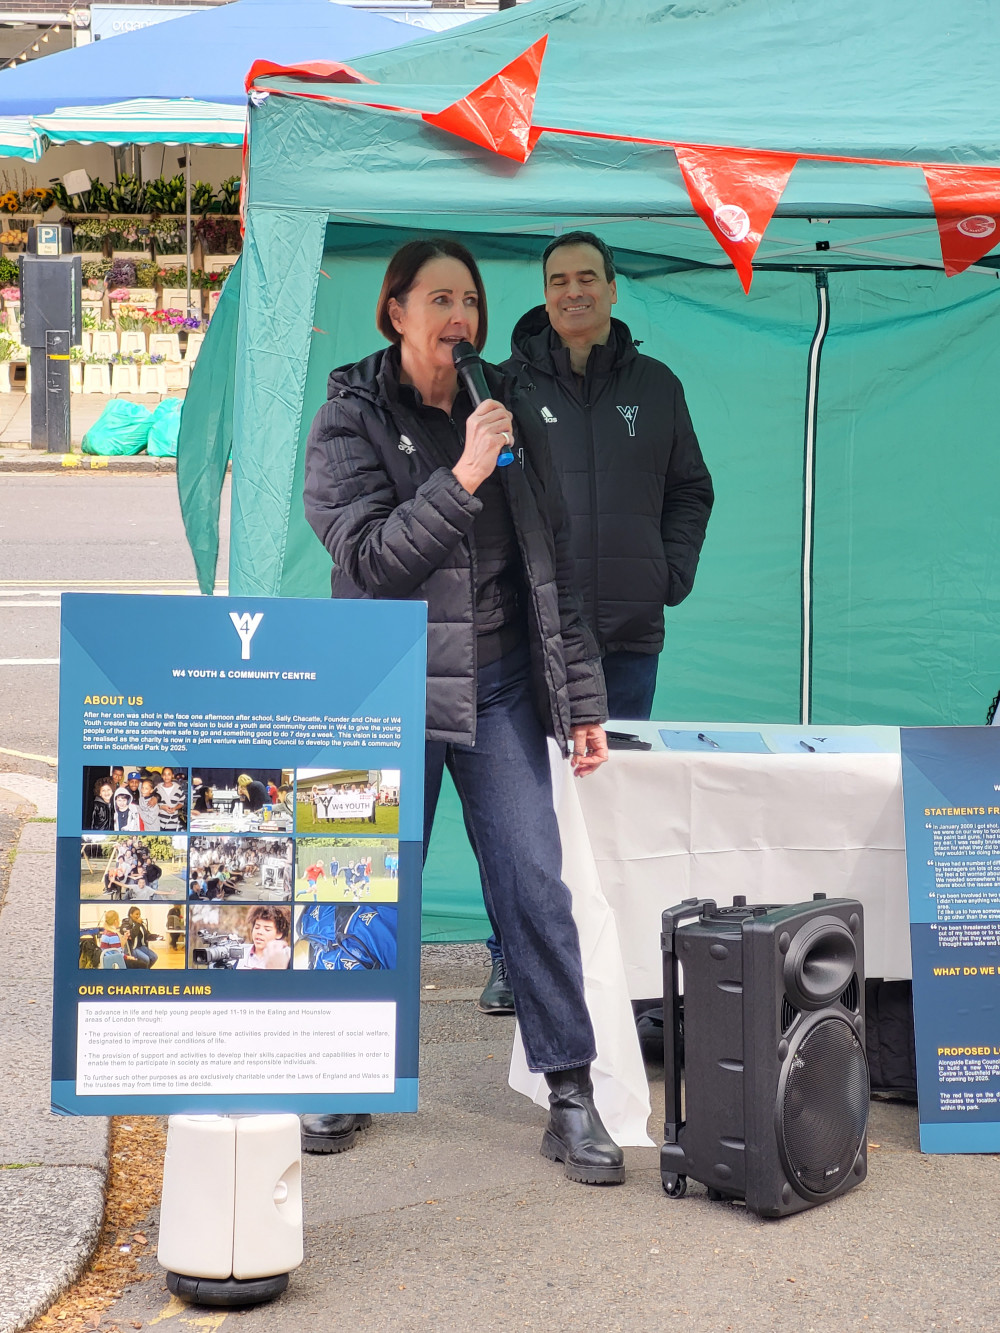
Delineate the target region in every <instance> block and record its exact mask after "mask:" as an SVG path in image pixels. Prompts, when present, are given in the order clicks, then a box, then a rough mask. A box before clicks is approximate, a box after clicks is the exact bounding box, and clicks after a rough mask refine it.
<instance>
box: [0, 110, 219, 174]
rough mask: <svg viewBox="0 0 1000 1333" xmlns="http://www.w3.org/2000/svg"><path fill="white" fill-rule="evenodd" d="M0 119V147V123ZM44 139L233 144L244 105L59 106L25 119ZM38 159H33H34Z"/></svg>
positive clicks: (0, 140) (0, 142) (0, 131)
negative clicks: (45, 113)
mask: <svg viewBox="0 0 1000 1333" xmlns="http://www.w3.org/2000/svg"><path fill="white" fill-rule="evenodd" d="M7 123H11V122H6V121H0V147H2V145H3V142H4V140H3V137H2V134H3V125H4V124H7ZM28 124H29V125H30V126H31V127H32V129H33V131H34V132H35V134H36V136H44V138H45V140H46V141H47V144H63V143H108V144H125V143H138V144H150V143H177V144H215V145H221V146H230V147H234V148H238V147H239V146H240V145H241V144H242V142H243V131H244V128H245V125H246V109H245V107H243V106H229V105H227V104H226V103H224V102H201V101H198V100H197V99H196V98H192V97H178V98H159V97H141V98H135V99H133V100H132V101H128V102H115V103H113V104H112V105H110V106H67V107H59V108H58V109H57V110H55V111H53V112H52V113H51V114H49V115H44V116H34V117H31V118H30V119H29V121H28ZM33 160H37V159H33Z"/></svg>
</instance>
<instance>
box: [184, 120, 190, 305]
mask: <svg viewBox="0 0 1000 1333" xmlns="http://www.w3.org/2000/svg"><path fill="white" fill-rule="evenodd" d="M184 207H185V214H186V220H187V232H186V235H187V317H188V319H190V318H191V145H190V144H189V143H186V144H185V145H184Z"/></svg>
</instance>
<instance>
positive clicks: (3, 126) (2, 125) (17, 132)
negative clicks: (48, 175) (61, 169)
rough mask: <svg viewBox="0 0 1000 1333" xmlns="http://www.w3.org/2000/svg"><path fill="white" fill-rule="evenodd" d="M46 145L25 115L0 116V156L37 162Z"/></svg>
mask: <svg viewBox="0 0 1000 1333" xmlns="http://www.w3.org/2000/svg"><path fill="white" fill-rule="evenodd" d="M45 148H46V145H45V142H44V141H43V139H42V136H41V134H40V133H39V131H38V130H36V129H34V128H33V126H32V124H31V121H30V120H29V118H28V117H27V116H0V157H19V158H21V159H22V161H24V162H37V161H38V159H39V158H40V157H41V155H42V153H43V152H44V151H45Z"/></svg>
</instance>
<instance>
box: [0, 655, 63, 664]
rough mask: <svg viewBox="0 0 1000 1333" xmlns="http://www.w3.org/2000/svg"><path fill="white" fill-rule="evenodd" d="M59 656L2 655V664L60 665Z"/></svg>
mask: <svg viewBox="0 0 1000 1333" xmlns="http://www.w3.org/2000/svg"><path fill="white" fill-rule="evenodd" d="M58 665H59V658H58V657H0V666H58Z"/></svg>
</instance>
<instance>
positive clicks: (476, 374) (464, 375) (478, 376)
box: [451, 342, 514, 467]
mask: <svg viewBox="0 0 1000 1333" xmlns="http://www.w3.org/2000/svg"><path fill="white" fill-rule="evenodd" d="M451 359H452V360H453V361H454V363H455V369H456V370H457V371H458V378H459V379H460V380H461V381H462V384H463V385H464V386H465V390H466V392H467V393H468V395H469V397H470V398H471V399H472V402H473V405H474V406H475V407H478V406H479V404H480V403H482V402H485V401H486V399H487V398H489V396H490V391H489V389H488V388H487V386H486V376H485V375H484V374H483V362H482V359H481V357H480V355H479V353H478V352H477V351H476V349H475V348H474V347H473V345H472V343H470V342H460V343H456V344H455V346H454V347H453V348H452V349H451ZM513 461H514V454H513V452H512V450H511V447H510V445H509V444H505V445H504V447H503V448H502V449H501V450H500V453H499V454H498V455H497V467H507V466H508V465H509V464H511V463H513Z"/></svg>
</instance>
